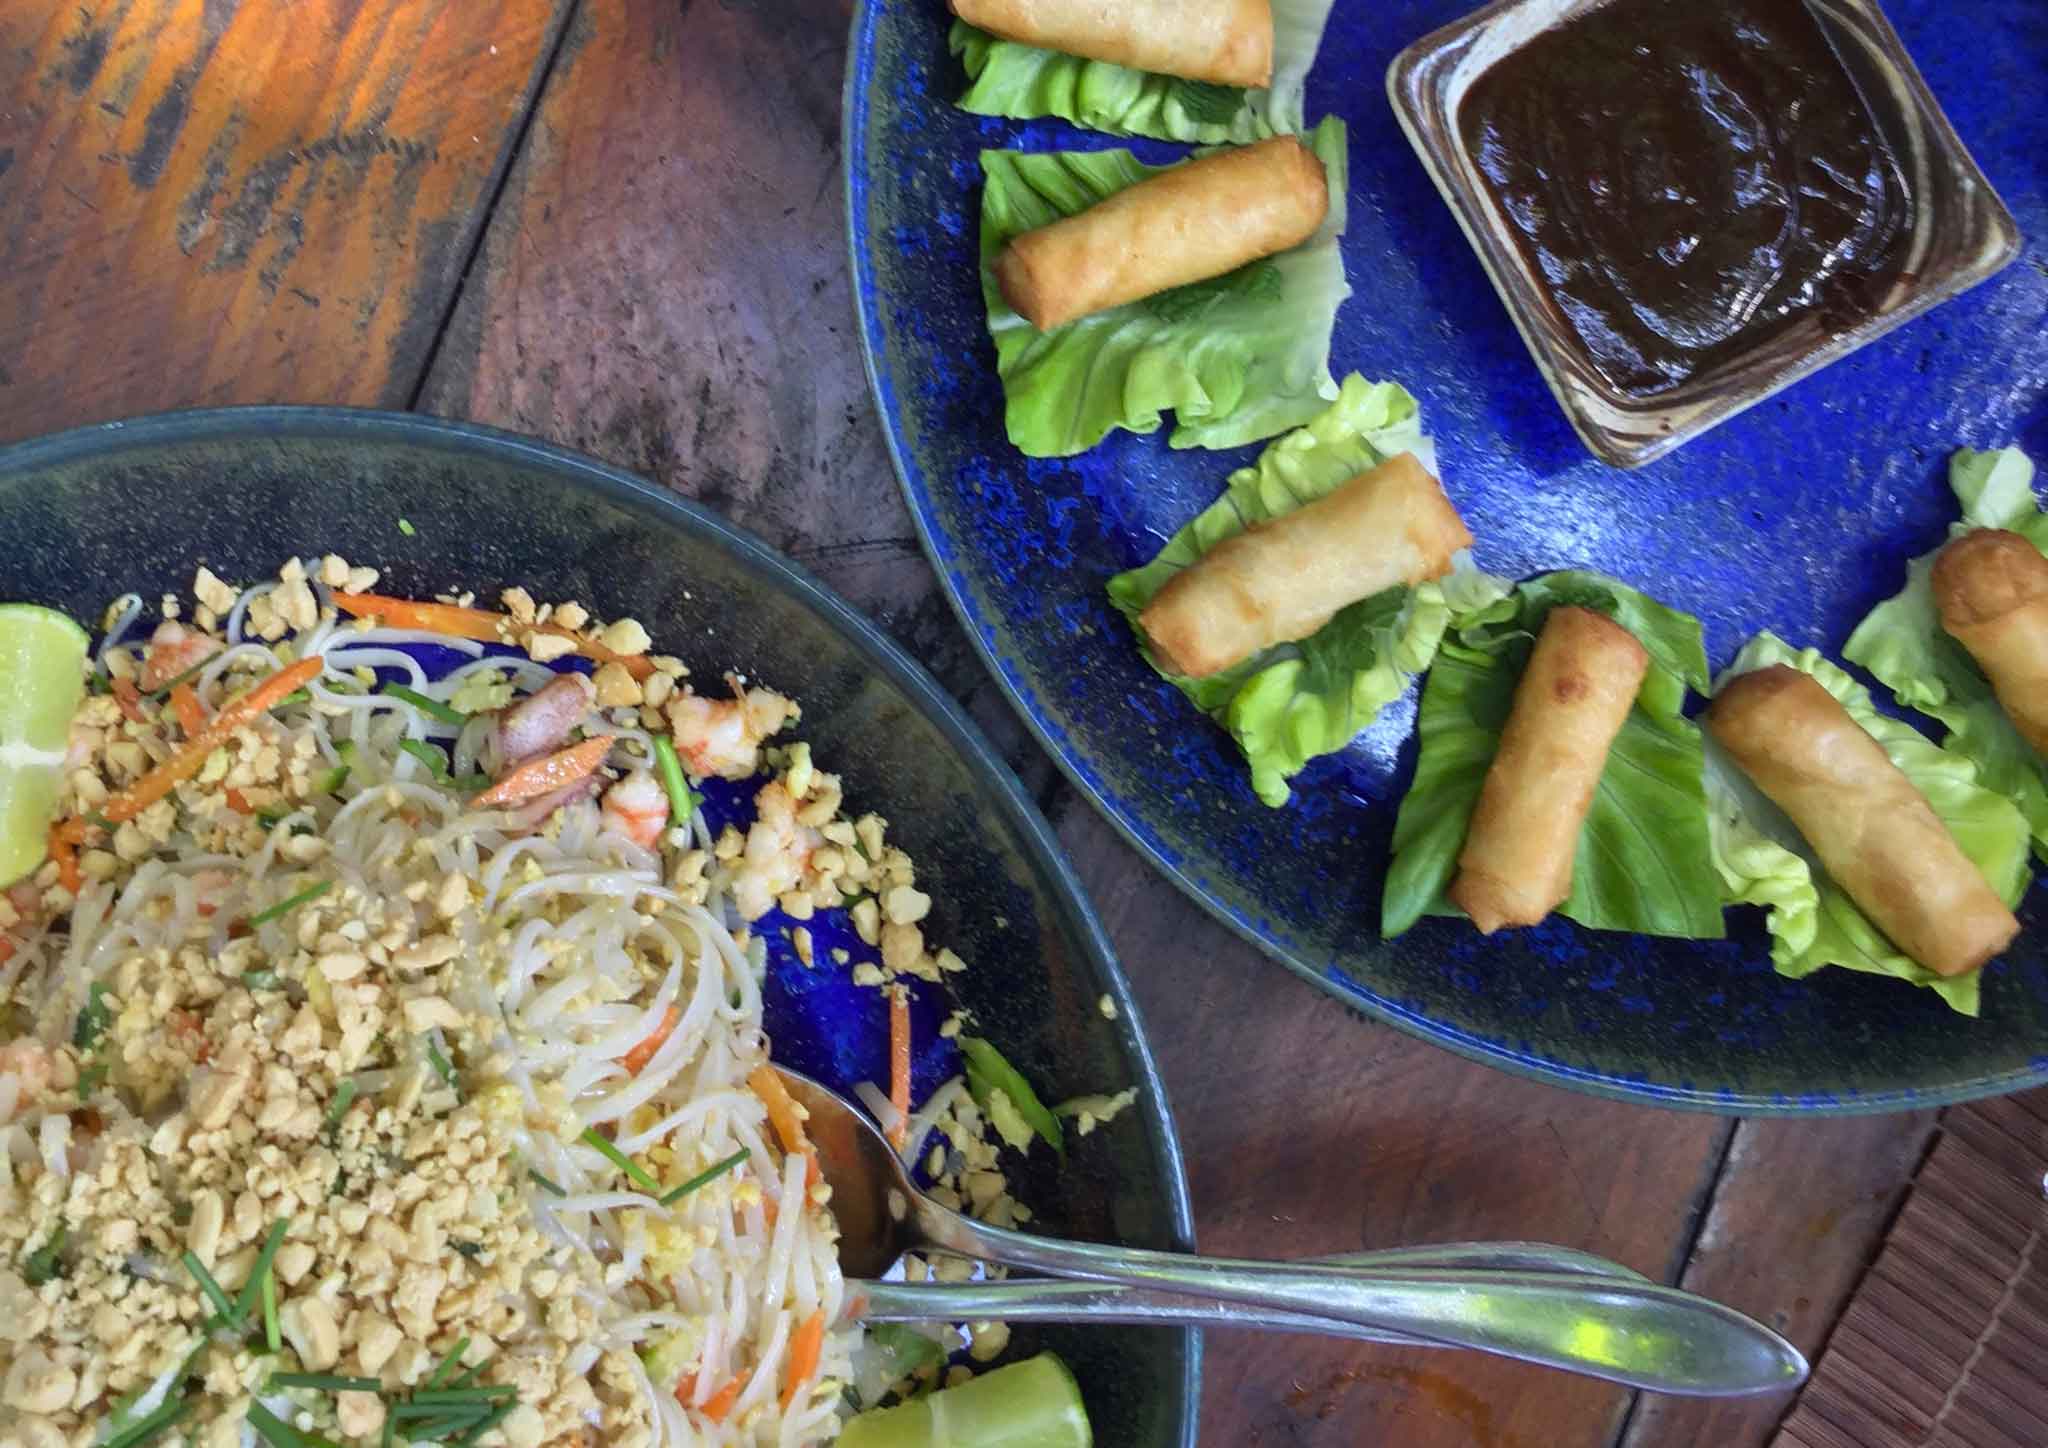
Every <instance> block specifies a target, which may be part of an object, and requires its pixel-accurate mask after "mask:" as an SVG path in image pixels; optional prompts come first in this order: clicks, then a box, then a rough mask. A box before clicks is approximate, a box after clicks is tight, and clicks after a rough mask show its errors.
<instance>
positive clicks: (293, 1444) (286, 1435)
mask: <svg viewBox="0 0 2048 1448" xmlns="http://www.w3.org/2000/svg"><path fill="white" fill-rule="evenodd" d="M249 1426H250V1427H252V1428H254V1429H255V1430H256V1432H257V1434H258V1435H259V1436H260V1437H261V1438H262V1439H263V1441H264V1442H266V1443H268V1444H270V1445H271V1448H334V1445H333V1444H331V1443H329V1442H328V1441H327V1440H326V1439H325V1438H322V1437H320V1436H318V1435H317V1434H313V1433H301V1432H300V1431H299V1430H298V1429H296V1428H294V1427H292V1426H291V1424H289V1423H287V1422H285V1421H284V1420H283V1419H282V1418H280V1417H278V1416H277V1415H276V1414H275V1413H273V1412H271V1411H270V1409H268V1408H266V1407H264V1406H263V1405H262V1404H261V1403H251V1404H250V1405H249Z"/></svg>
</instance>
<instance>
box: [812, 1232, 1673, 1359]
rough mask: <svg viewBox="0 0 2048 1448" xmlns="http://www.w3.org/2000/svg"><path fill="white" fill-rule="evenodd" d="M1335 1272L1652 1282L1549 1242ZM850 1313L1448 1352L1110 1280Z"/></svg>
mask: <svg viewBox="0 0 2048 1448" xmlns="http://www.w3.org/2000/svg"><path fill="white" fill-rule="evenodd" d="M1314 1260H1316V1261H1318V1262H1326V1263H1328V1264H1330V1265H1331V1266H1333V1267H1458V1268H1471V1269H1477V1268H1497V1269H1501V1270H1504V1271H1528V1272H1565V1273H1573V1274H1576V1275H1578V1276H1582V1277H1607V1278H1613V1279H1617V1280H1620V1281H1624V1282H1643V1281H1647V1280H1648V1279H1647V1278H1645V1277H1644V1276H1643V1275H1642V1274H1641V1273H1639V1272H1635V1271H1632V1270H1631V1269H1629V1268H1627V1267H1624V1266H1622V1265H1621V1264H1620V1263H1619V1262H1610V1261H1609V1260H1608V1259H1607V1258H1605V1257H1596V1256H1594V1255H1593V1254H1592V1253H1590V1252H1578V1251H1574V1250H1573V1249H1572V1248H1570V1247H1552V1246H1547V1245H1545V1244H1543V1243H1540V1242H1447V1243H1444V1244H1441V1245H1439V1246H1434V1247H1393V1248H1383V1249H1380V1250H1378V1251H1371V1252H1351V1253H1347V1254H1344V1255H1342V1256H1336V1257H1318V1258H1316V1259H1314ZM846 1287H847V1301H848V1309H847V1312H848V1316H850V1317H856V1318H861V1319H863V1320H865V1321H868V1322H980V1321H986V1320H993V1321H999V1322H1092V1323H1105V1324H1123V1325H1133V1326H1139V1327H1230V1328H1243V1329H1249V1330H1253V1331H1260V1332H1308V1333H1316V1334H1319V1335H1321V1336H1324V1337H1348V1338H1353V1339H1355V1340H1357V1341H1360V1342H1377V1343H1384V1344H1386V1345H1388V1346H1390V1347H1441V1346H1442V1345H1443V1344H1441V1343H1437V1342H1432V1341H1430V1340H1429V1339H1428V1338H1421V1337H1416V1336H1414V1335H1412V1334H1410V1333H1405V1332H1394V1331H1392V1330H1390V1329H1386V1328H1377V1327H1362V1326H1360V1325H1358V1324H1357V1323H1352V1322H1342V1321H1339V1320H1338V1319H1336V1318H1332V1317H1316V1316H1310V1315H1309V1314H1307V1313H1301V1312H1274V1311H1270V1310H1264V1309H1260V1308H1252V1307H1244V1306H1241V1305H1239V1304H1236V1303H1230V1302H1206V1301H1203V1300H1202V1299H1201V1298H1198V1297H1183V1296H1181V1295H1180V1294H1179V1293H1174V1292H1162V1291H1159V1290H1158V1289H1156V1288H1150V1287H1120V1286H1118V1285H1116V1284H1115V1283H1110V1282H1069V1281H1064V1280H1061V1279H1059V1278H1044V1277H1039V1278H1028V1279H1026V1278H1014V1277H1013V1278H1008V1279H1005V1280H1003V1281H1000V1282H922V1283H912V1282H877V1281H864V1280H861V1279H858V1278H849V1279H847V1283H846Z"/></svg>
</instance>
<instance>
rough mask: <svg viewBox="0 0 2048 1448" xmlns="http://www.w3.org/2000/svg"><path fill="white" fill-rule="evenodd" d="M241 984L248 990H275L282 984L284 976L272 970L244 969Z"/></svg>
mask: <svg viewBox="0 0 2048 1448" xmlns="http://www.w3.org/2000/svg"><path fill="white" fill-rule="evenodd" d="M242 984H243V985H245V986H247V987H248V988H249V989H250V990H276V989H278V988H279V987H280V986H282V985H283V984H284V977H282V976H280V975H279V974H278V973H277V972H276V971H274V970H245V971H243V972H242Z"/></svg>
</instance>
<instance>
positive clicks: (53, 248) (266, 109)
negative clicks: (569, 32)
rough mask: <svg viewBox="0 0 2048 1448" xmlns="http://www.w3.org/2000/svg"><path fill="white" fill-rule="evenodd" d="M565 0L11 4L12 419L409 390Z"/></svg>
mask: <svg viewBox="0 0 2048 1448" xmlns="http://www.w3.org/2000/svg"><path fill="white" fill-rule="evenodd" d="M569 3H570V0H492V3H489V4H477V3H469V0H84V3H78V0H6V3H4V4H0V441H4V440H7V439H10V438H16V437H22V436H26V435H30V434H34V433H41V432H49V431H54V430H56V429H58V428H62V427H68V426H72V425H74V424H77V423H83V422H91V421H98V420H103V419H106V418H111V417H119V416H124V415H129V414H134V413H139V412H149V411H155V410H158V409H162V408H172V407H191V406H204V405H210V404H218V403H237V402H268V401H298V402H331V403H356V404H381V405H385V406H398V407H402V406H404V405H405V404H406V403H407V402H408V400H409V399H410V397H411V395H412V392H413V389H414V386H415V384H416V382H417V380H418V377H419V375H420V372H421V370H422V368H423V367H424V365H425V361H426V358H427V354H428V351H429V348H430V346H431V344H432V342H433V340H434V338H435V336H436V335H437V334H438V332H439V330H440V327H441V324H442V322H443V319H444V317H445V315H446V312H447V306H448V303H449V301H450V299H451V298H452V296H453V294H454V289H455V286H456V283H457V282H458V281H459V279H460V275H461V271H462V267H463V265H464V264H465V262H466V260H467V259H468V256H469V253H470V250H471V246H472V243H473V240H474V237H475V235H476V228H477V226H478V225H479V224H480V221H481V218H482V214H483V212H484V210H485V209H486V203H488V201H489V200H490V197H491V195H492V191H493V188H494V178H495V177H496V176H497V175H498V174H499V172H500V167H501V165H502V163H503V162H504V161H505V160H506V159H507V158H508V156H509V152H510V149H511V145H512V142H513V139H514V138H515V136H516V135H517V132H518V126H519V122H520V120H521V118H522V117H523V116H524V115H525V114H526V112H527V109H528V103H529V100H530V97H531V91H532V88H533V86H534V85H535V84H536V82H537V80H538V76H539V74H540V71H541V68H542V64H543V62H544V60H545V59H546V57H547V56H548V55H549V54H550V53H551V51H552V47H553V42H554V39H555V37H556V35H557V34H558V27H559V25H560V23H561V21H562V20H563V19H564V18H565V16H566V12H567V8H568V5H569Z"/></svg>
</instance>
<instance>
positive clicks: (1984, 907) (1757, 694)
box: [1705, 664, 2020, 976]
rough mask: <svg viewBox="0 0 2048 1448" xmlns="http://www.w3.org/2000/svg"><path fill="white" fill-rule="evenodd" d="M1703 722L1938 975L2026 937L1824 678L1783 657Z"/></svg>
mask: <svg viewBox="0 0 2048 1448" xmlns="http://www.w3.org/2000/svg"><path fill="white" fill-rule="evenodd" d="M1705 720H1706V726H1707V730H1708V732H1709V733H1711V734H1712V735H1713V736H1714V738H1715V740H1716V741H1718V742H1719V744H1720V745H1721V747H1722V748H1723V749H1725V750H1727V751H1728V753H1729V754H1730V755H1732V756H1733V757H1734V759H1735V762H1736V763H1737V764H1738V765H1740V766H1741V767H1742V772H1743V773H1744V774H1747V775H1748V776H1749V777H1750V778H1751V779H1752V780H1754V781H1755V783H1756V786H1757V788H1758V789H1760V790H1762V791H1763V792H1764V793H1765V794H1766V795H1768V796H1769V797H1770V798H1771V800H1772V802H1773V803H1775V804H1776V805H1777V806H1778V808H1780V809H1782V810H1783V811H1785V813H1786V814H1787V815H1788V816H1790V817H1791V820H1792V823H1793V824H1795V825H1797V826H1798V827H1799V832H1800V833H1801V834H1803V835H1805V836H1806V841H1807V843H1808V844H1810V845H1812V846H1813V851H1814V853H1815V854H1816V855H1818V856H1820V862H1821V864H1822V865H1823V866H1825V867H1826V868H1827V872H1828V874H1829V875H1830V876H1832V877H1833V878H1834V881H1835V883H1836V884H1837V885H1840V886H1841V887H1842V889H1843V890H1845V891H1847V892H1848V895H1849V898H1850V899H1851V900H1854V901H1855V902H1856V903H1857V904H1858V905H1859V906H1861V907H1862V908H1863V911H1864V913H1865V914H1867V915H1868V916H1869V917H1870V918H1871V920H1872V922H1874V923H1875V924H1876V926H1877V928H1878V929H1880V930H1882V931H1883V932H1884V933H1885V934H1886V935H1888V936H1890V937H1891V941H1892V943H1893V944H1894V945H1896V946H1898V948H1899V949H1900V950H1902V951H1904V952H1905V953H1906V954H1907V955H1910V956H1911V957H1912V958H1913V959H1915V960H1917V961H1919V962H1920V963H1921V964H1922V965H1924V966H1926V967H1927V968H1928V969H1929V970H1932V971H1934V972H1935V973H1936V974H1937V975H1944V976H1954V975H1962V974H1964V973H1966V972H1968V971H1972V970H1975V969H1976V968H1977V967H1978V966H1980V965H1982V964H1983V963H1984V962H1985V961H1987V960H1989V959H1991V957H1992V956H1994V955H1996V954H1998V952H1999V951H2001V950H2003V949H2005V947H2006V946H2007V945H2008V944H2010V943H2011V942H2012V938H2013V937H2014V936H2015V935H2017V934H2019V930H2020V923H2019V921H2018V920H2016V919H2014V918H2013V913H2012V911H2010V910H2008V909H2006V908H2005V902H2004V901H2002V900H2000V899H1999V898H1998V894H1997V892H1996V891H1994V890H1993V889H1992V888H1991V886H1990V885H1989V884H1988V883H1986V881H1985V879H1984V876H1983V875H1982V874H1981V873H1980V872H1979V871H1978V869H1977V867H1976V866H1975V865H1974V864H1972V863H1971V862H1970V857H1969V856H1968V855H1965V854H1964V853H1963V851H1962V848H1961V847H1960V846H1959V845H1957V844H1956V842H1955V839H1954V837H1953V836H1951V835H1950V834H1949V832H1948V827H1947V826H1946V825H1944V824H1943V823H1942V822H1941V818H1940V816H1938V815H1937V814H1935V812H1934V808H1933V806H1931V805H1930V804H1928V802H1927V799H1926V796H1924V795H1922V794H1921V793H1920V791H1919V790H1917V789H1915V788H1914V787H1913V783H1912V781H1911V780H1909V779H1907V778H1906V776H1905V775H1904V774H1903V773H1901V772H1900V770H1899V767H1898V766H1897V765H1895V764H1893V763H1892V762H1891V758H1890V757H1889V756H1888V755H1887V754H1886V753H1885V752H1884V748H1883V746H1882V745H1880V744H1879V743H1878V742H1877V741H1876V740H1875V739H1873V738H1871V737H1870V735H1869V734H1868V733H1866V732H1865V731H1864V730H1863V729H1862V727H1861V726H1859V725H1858V724H1857V723H1856V721H1855V720H1854V719H1852V718H1850V717H1849V711H1848V710H1847V709H1844V708H1843V707H1842V706H1841V704H1840V703H1839V702H1837V701H1836V699H1835V696H1834V695H1832V694H1830V693H1829V692H1828V691H1827V690H1826V689H1824V688H1822V687H1821V685H1820V684H1819V683H1818V682H1817V681H1816V680H1814V679H1813V678H1811V677H1809V676H1808V675H1806V674H1802V673H1800V672H1799V670H1797V669H1794V668H1788V667H1787V666H1786V665H1784V664H1773V665H1772V666H1771V667H1770V668H1767V669H1759V670H1757V671H1756V672H1755V673H1752V674H1744V675H1742V676H1741V677H1740V678H1737V679H1733V680H1731V681H1730V682H1729V683H1728V684H1727V685H1725V686H1724V687H1723V688H1722V690H1721V692H1720V693H1719V694H1718V695H1716V696H1715V698H1714V702H1713V704H1712V705H1711V706H1709V708H1708V709H1707V712H1706V715H1705Z"/></svg>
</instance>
